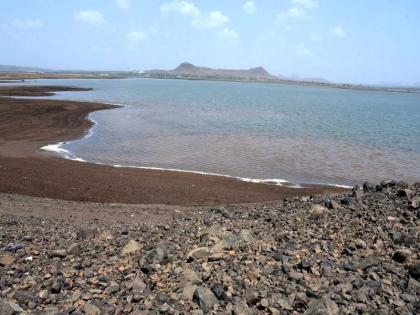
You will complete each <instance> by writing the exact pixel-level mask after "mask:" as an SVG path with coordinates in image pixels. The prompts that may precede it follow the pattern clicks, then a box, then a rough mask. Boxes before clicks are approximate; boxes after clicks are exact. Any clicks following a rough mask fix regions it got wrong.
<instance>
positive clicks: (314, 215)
mask: <svg viewBox="0 0 420 315" xmlns="http://www.w3.org/2000/svg"><path fill="white" fill-rule="evenodd" d="M328 212H329V211H328V209H327V208H325V207H324V206H321V205H318V204H315V205H313V206H312V207H311V209H310V211H309V218H310V219H320V218H322V217H324V216H325V215H327V213H328Z"/></svg>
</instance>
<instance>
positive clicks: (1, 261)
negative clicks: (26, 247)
mask: <svg viewBox="0 0 420 315" xmlns="http://www.w3.org/2000/svg"><path fill="white" fill-rule="evenodd" d="M15 261H16V258H15V257H13V256H9V255H6V256H1V257H0V266H8V265H11V264H13V263H14V262H15Z"/></svg>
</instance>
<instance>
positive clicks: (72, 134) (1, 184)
mask: <svg viewBox="0 0 420 315" xmlns="http://www.w3.org/2000/svg"><path fill="white" fill-rule="evenodd" d="M40 89H42V91H41V92H42V94H43V95H45V93H51V92H52V91H59V90H65V89H68V87H53V89H52V91H51V90H48V89H49V87H45V86H43V87H40ZM0 91H1V94H2V95H3V96H5V95H9V96H13V95H22V94H25V95H26V96H30V95H29V94H31V93H33V94H35V95H40V94H41V92H40V90H38V89H37V88H36V87H30V88H28V87H17V88H16V87H9V92H8V93H6V92H5V88H3V89H2V90H0ZM47 95H49V94H47ZM112 108H116V106H112V105H108V104H99V103H89V102H74V101H62V100H48V99H36V98H34V99H26V98H25V99H14V98H10V97H0V113H1V115H0V135H1V136H0V175H1V179H0V192H4V193H12V194H21V195H29V196H34V197H49V198H53V199H64V200H74V201H89V202H99V203H128V204H168V205H217V204H239V203H254V202H266V201H274V200H281V199H284V198H293V197H298V196H308V195H310V194H321V193H325V192H341V191H344V190H345V189H343V188H337V187H330V186H321V185H308V186H305V187H303V188H300V189H295V188H287V187H282V186H274V185H266V184H255V183H247V182H241V181H239V180H236V179H231V178H225V177H219V176H205V175H199V174H191V173H182V172H170V171H163V170H162V171H161V170H147V169H133V168H117V167H112V166H107V165H98V164H92V163H81V162H77V161H71V160H66V159H63V158H61V157H56V156H52V155H51V154H48V153H47V152H43V151H42V150H40V148H41V147H43V146H45V145H48V144H51V143H58V142H65V141H69V140H74V139H77V138H80V137H81V136H83V135H84V134H86V132H87V131H88V130H89V129H90V128H91V127H92V125H93V123H92V122H91V121H89V120H88V119H87V118H88V115H89V113H91V112H94V111H97V110H105V109H112Z"/></svg>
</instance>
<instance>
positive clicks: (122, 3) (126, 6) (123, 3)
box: [117, 0, 131, 10]
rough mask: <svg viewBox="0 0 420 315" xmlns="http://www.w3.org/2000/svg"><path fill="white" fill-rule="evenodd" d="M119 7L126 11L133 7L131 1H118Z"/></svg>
mask: <svg viewBox="0 0 420 315" xmlns="http://www.w3.org/2000/svg"><path fill="white" fill-rule="evenodd" d="M117 5H118V6H119V7H120V8H121V9H124V10H128V9H129V8H130V6H131V0H117Z"/></svg>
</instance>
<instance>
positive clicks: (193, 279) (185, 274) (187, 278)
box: [182, 267, 202, 284]
mask: <svg viewBox="0 0 420 315" xmlns="http://www.w3.org/2000/svg"><path fill="white" fill-rule="evenodd" d="M182 280H183V281H184V282H186V283H191V284H200V283H201V282H202V281H201V279H200V278H199V277H198V276H197V274H196V273H195V272H194V271H193V270H192V269H190V268H188V267H184V268H183V270H182Z"/></svg>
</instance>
